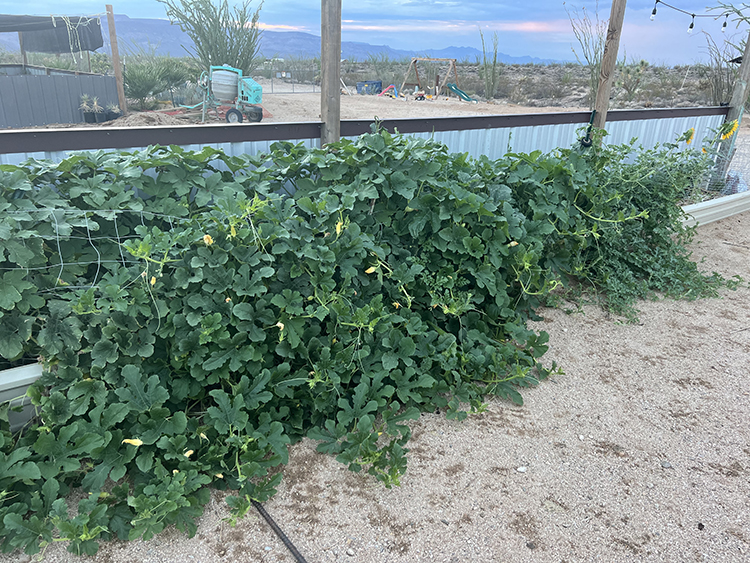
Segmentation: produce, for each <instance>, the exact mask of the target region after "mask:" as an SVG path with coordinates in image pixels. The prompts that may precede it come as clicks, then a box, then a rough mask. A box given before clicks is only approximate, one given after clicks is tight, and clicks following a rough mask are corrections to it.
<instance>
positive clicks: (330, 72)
mask: <svg viewBox="0 0 750 563" xmlns="http://www.w3.org/2000/svg"><path fill="white" fill-rule="evenodd" d="M320 26H321V27H320V41H321V43H320V117H321V119H322V120H323V127H322V128H321V135H320V144H321V145H327V144H328V143H335V142H336V141H338V140H339V139H340V138H341V84H340V83H341V0H321V16H320Z"/></svg>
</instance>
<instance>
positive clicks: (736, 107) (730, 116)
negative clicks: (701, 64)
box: [727, 33, 750, 121]
mask: <svg viewBox="0 0 750 563" xmlns="http://www.w3.org/2000/svg"><path fill="white" fill-rule="evenodd" d="M748 82H750V33H749V34H748V37H747V41H746V42H745V52H744V53H743V54H742V64H741V65H740V70H739V72H738V73H737V80H736V81H735V82H734V91H733V92H732V99H731V100H730V101H729V112H728V113H727V121H733V120H735V119H740V118H741V117H742V108H743V106H744V105H745V101H747V94H748V89H747V86H748Z"/></svg>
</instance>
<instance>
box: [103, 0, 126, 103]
mask: <svg viewBox="0 0 750 563" xmlns="http://www.w3.org/2000/svg"><path fill="white" fill-rule="evenodd" d="M106 7H107V27H108V28H109V43H110V45H111V47H112V68H114V69H115V82H116V83H117V101H118V102H119V103H120V110H121V111H122V115H125V114H127V113H128V102H127V100H126V99H125V85H124V82H123V80H122V67H121V66H120V49H119V48H118V47H117V32H116V31H115V13H114V11H113V10H112V4H107V5H106Z"/></svg>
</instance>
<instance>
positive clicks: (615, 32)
mask: <svg viewBox="0 0 750 563" xmlns="http://www.w3.org/2000/svg"><path fill="white" fill-rule="evenodd" d="M625 4H627V0H613V1H612V11H611V12H610V15H609V27H608V28H607V40H606V42H605V43H604V54H603V55H602V66H601V71H600V72H599V88H598V89H597V91H596V102H595V104H594V111H596V115H595V116H594V127H596V128H598V129H604V124H605V123H606V122H607V110H608V109H609V95H610V93H611V92H612V80H613V79H614V76H615V66H616V64H617V52H618V51H619V49H620V33H621V32H622V22H623V21H624V19H625Z"/></svg>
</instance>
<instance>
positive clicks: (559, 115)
mask: <svg viewBox="0 0 750 563" xmlns="http://www.w3.org/2000/svg"><path fill="white" fill-rule="evenodd" d="M727 111H728V108H727V107H706V108H673V109H640V110H612V111H610V112H608V114H607V118H608V121H610V122H616V121H634V120H648V119H669V118H680V117H699V116H706V115H726V113H727ZM589 117H590V113H589V112H551V113H532V114H516V115H482V116H468V117H437V118H428V119H386V120H383V121H380V123H381V124H382V126H383V127H385V128H386V129H388V130H389V131H395V130H398V131H399V132H400V133H432V132H441V131H468V130H477V129H503V128H511V127H534V126H541V125H559V124H571V123H581V124H585V123H587V122H588V120H589ZM373 123H375V121H374V120H343V121H342V122H341V135H342V136H343V137H353V136H357V135H361V134H363V133H367V132H369V131H370V130H371V128H372V124H373ZM321 127H322V124H321V123H320V122H317V121H308V122H300V123H253V124H235V125H225V124H211V125H176V126H175V125H170V126H151V127H106V126H105V127H96V128H94V127H90V128H89V127H86V128H82V127H77V128H69V129H14V130H6V131H0V154H13V153H26V152H55V151H72V150H95V149H129V148H133V147H145V146H149V145H182V146H185V145H201V144H210V143H237V142H256V141H285V140H289V139H319V138H320V133H321Z"/></svg>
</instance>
